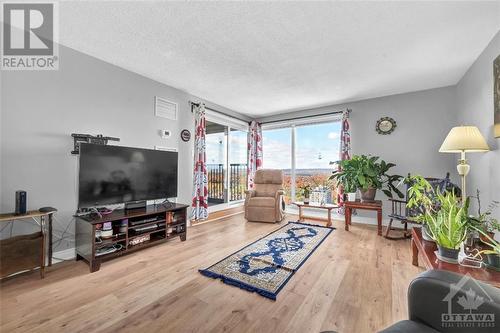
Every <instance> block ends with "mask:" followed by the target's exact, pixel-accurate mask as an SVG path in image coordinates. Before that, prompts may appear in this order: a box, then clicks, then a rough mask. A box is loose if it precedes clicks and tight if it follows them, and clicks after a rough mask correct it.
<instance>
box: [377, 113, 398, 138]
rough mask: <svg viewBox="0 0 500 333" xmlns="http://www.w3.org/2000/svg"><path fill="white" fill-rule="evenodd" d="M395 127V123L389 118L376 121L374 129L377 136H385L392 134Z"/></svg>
mask: <svg viewBox="0 0 500 333" xmlns="http://www.w3.org/2000/svg"><path fill="white" fill-rule="evenodd" d="M396 126H397V125H396V121H395V120H394V119H392V118H391V117H382V118H380V119H379V120H378V121H377V125H375V129H376V130H377V133H378V134H382V135H387V134H391V133H392V132H394V129H396Z"/></svg>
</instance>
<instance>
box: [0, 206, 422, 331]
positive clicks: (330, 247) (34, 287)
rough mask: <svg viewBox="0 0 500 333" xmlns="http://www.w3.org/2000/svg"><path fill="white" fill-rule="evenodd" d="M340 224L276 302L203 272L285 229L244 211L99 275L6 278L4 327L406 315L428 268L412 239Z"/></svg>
mask: <svg viewBox="0 0 500 333" xmlns="http://www.w3.org/2000/svg"><path fill="white" fill-rule="evenodd" d="M289 220H296V216H292V215H289V216H288V217H287V219H286V220H285V221H289ZM283 223H284V222H283ZM283 223H281V224H280V225H282V224H283ZM313 223H318V222H317V221H316V222H313ZM334 226H335V227H337V230H335V231H334V232H333V233H332V234H331V235H330V236H329V237H328V238H327V239H326V240H325V241H324V242H323V244H322V245H321V246H320V247H319V248H318V249H317V250H316V252H314V254H313V255H312V256H311V257H310V258H309V259H308V260H307V261H306V262H305V264H304V265H303V266H302V267H301V268H300V269H299V271H298V272H297V273H296V274H295V275H294V276H293V277H292V279H291V280H290V281H289V282H288V284H287V285H286V286H285V287H284V289H283V290H282V291H281V292H280V293H279V295H278V298H277V300H276V301H271V300H269V299H266V298H264V297H261V296H259V295H257V294H255V293H249V292H247V291H244V290H241V289H239V288H236V287H232V286H229V285H225V284H223V283H222V282H221V281H219V280H214V279H210V278H207V277H204V276H202V275H201V274H199V273H198V271H197V270H198V269H199V268H205V267H207V266H210V265H211V264H214V263H215V262H216V261H218V260H220V259H222V258H223V257H225V256H227V255H228V254H230V253H232V252H234V251H237V250H238V249H240V248H241V247H243V246H244V245H246V244H248V243H250V242H252V241H254V240H256V239H258V238H260V237H261V236H263V235H264V234H266V233H268V232H271V231H272V230H274V229H277V228H278V227H279V225H277V224H268V223H246V222H245V220H244V218H243V215H241V214H240V215H236V216H232V217H228V218H226V219H222V220H218V221H216V222H213V223H207V224H202V225H198V226H194V227H191V228H189V229H188V239H187V241H186V242H180V241H177V240H175V241H172V242H170V243H166V244H163V245H158V246H156V247H152V248H149V249H146V250H143V251H139V252H136V253H134V254H131V255H128V256H124V257H122V258H118V259H115V260H113V261H109V262H107V263H104V264H102V266H101V270H100V271H98V272H96V273H92V274H90V273H89V270H88V266H87V265H86V264H85V263H84V262H81V261H79V262H66V263H63V264H59V265H56V266H55V267H53V268H52V269H50V270H49V271H48V272H47V274H46V277H45V279H44V280H40V279H39V275H38V274H37V273H36V272H35V273H31V274H27V275H24V276H19V277H16V278H13V279H10V280H7V281H3V282H2V283H1V285H0V292H1V294H0V296H1V303H0V311H1V312H0V313H1V317H0V331H1V332H28V331H29V332H71V333H76V332H117V331H119V332H197V331H199V332H222V331H224V332H226V331H229V332H259V333H263V332H273V333H277V332H320V331H326V330H334V331H337V332H356V333H359V332H374V331H377V330H380V329H382V328H384V327H386V326H388V325H389V324H391V323H393V322H394V321H397V320H400V319H404V318H406V316H407V314H406V291H407V287H408V284H409V282H410V281H411V279H412V278H413V277H414V276H415V275H417V274H418V273H419V272H420V271H421V270H422V268H417V267H414V266H412V265H411V258H410V243H409V241H407V240H401V241H390V240H387V239H384V238H382V237H379V236H377V232H376V227H372V226H360V225H353V226H352V228H351V230H350V231H349V232H347V231H344V230H343V226H342V223H341V222H339V221H335V222H334Z"/></svg>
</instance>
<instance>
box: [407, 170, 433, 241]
mask: <svg viewBox="0 0 500 333" xmlns="http://www.w3.org/2000/svg"><path fill="white" fill-rule="evenodd" d="M404 182H405V183H406V184H408V202H407V203H406V207H407V208H408V213H407V214H408V215H409V216H412V217H413V218H414V220H415V222H418V223H420V224H422V238H423V239H424V240H426V241H428V242H434V239H432V236H431V235H430V233H429V228H428V226H427V224H426V223H425V214H424V213H425V209H426V207H430V208H432V207H433V206H434V202H433V200H432V197H433V195H430V194H431V193H432V191H433V189H432V186H431V184H430V183H429V182H428V181H427V180H426V179H425V178H424V177H422V176H419V175H415V176H411V177H407V178H405V181H404Z"/></svg>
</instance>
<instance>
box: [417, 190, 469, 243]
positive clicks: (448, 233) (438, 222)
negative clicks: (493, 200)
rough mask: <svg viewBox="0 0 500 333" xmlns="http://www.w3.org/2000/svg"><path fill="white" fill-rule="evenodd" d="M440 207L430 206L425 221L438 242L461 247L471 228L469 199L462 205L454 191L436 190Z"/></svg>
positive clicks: (427, 208) (425, 213)
mask: <svg viewBox="0 0 500 333" xmlns="http://www.w3.org/2000/svg"><path fill="white" fill-rule="evenodd" d="M435 194H436V199H437V201H438V202H439V206H438V207H433V206H428V207H426V210H425V212H424V221H425V223H426V224H427V226H428V230H429V233H430V234H431V236H432V239H434V241H435V242H436V244H438V245H440V246H442V247H446V248H449V249H459V248H460V244H462V242H463V241H464V240H465V238H466V237H467V230H468V228H469V225H470V224H469V218H468V211H469V199H467V200H466V201H465V203H464V204H463V205H462V203H461V201H460V198H458V197H457V196H455V194H454V193H453V192H446V193H445V194H442V193H440V192H439V191H437V192H435Z"/></svg>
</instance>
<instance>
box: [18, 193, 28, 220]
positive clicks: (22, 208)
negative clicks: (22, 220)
mask: <svg viewBox="0 0 500 333" xmlns="http://www.w3.org/2000/svg"><path fill="white" fill-rule="evenodd" d="M27 200H28V193H26V191H16V215H24V214H26V206H27Z"/></svg>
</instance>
